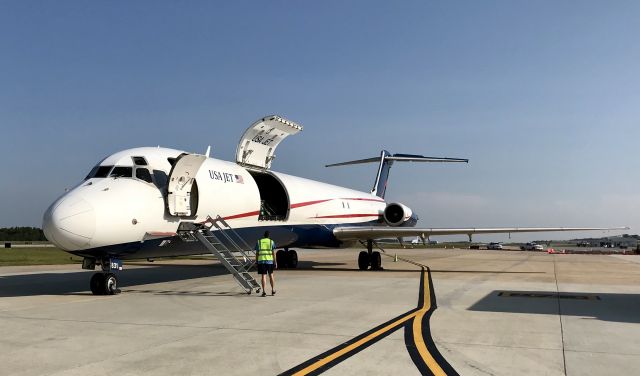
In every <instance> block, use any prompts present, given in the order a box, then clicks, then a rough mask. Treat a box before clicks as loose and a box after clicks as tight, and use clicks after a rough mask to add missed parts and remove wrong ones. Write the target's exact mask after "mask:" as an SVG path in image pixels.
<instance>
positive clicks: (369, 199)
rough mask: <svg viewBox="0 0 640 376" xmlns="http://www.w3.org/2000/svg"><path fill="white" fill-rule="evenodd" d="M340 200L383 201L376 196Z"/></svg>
mask: <svg viewBox="0 0 640 376" xmlns="http://www.w3.org/2000/svg"><path fill="white" fill-rule="evenodd" d="M340 200H353V201H373V202H385V201H384V200H382V199H379V198H378V199H376V198H341V199H340Z"/></svg>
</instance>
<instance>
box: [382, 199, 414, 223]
mask: <svg viewBox="0 0 640 376" xmlns="http://www.w3.org/2000/svg"><path fill="white" fill-rule="evenodd" d="M384 221H385V222H386V223H387V224H388V225H389V226H394V227H397V226H415V225H416V223H418V216H417V215H415V214H414V213H413V211H411V209H409V207H407V206H406V205H403V204H401V203H399V202H394V203H391V204H389V205H387V207H386V208H384Z"/></svg>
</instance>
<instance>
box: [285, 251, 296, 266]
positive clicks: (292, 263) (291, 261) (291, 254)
mask: <svg viewBox="0 0 640 376" xmlns="http://www.w3.org/2000/svg"><path fill="white" fill-rule="evenodd" d="M287 253H288V255H287V259H288V261H289V263H288V264H289V267H290V268H291V269H295V268H297V267H298V252H296V251H294V250H293V249H292V250H289V251H287Z"/></svg>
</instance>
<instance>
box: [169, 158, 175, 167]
mask: <svg viewBox="0 0 640 376" xmlns="http://www.w3.org/2000/svg"><path fill="white" fill-rule="evenodd" d="M167 160H168V161H169V164H170V165H171V167H173V165H174V164H176V160H177V158H167Z"/></svg>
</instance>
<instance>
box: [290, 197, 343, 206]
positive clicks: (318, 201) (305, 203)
mask: <svg viewBox="0 0 640 376" xmlns="http://www.w3.org/2000/svg"><path fill="white" fill-rule="evenodd" d="M331 200H333V199H332V198H330V199H326V200H316V201H307V202H299V203H297V204H292V205H291V209H295V208H299V207H302V206H309V205H315V204H320V203H322V202H327V201H331Z"/></svg>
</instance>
